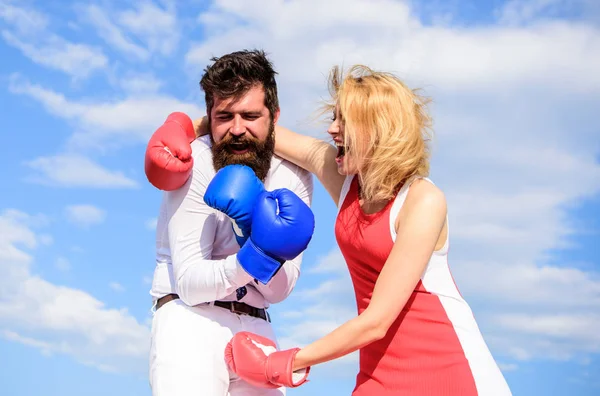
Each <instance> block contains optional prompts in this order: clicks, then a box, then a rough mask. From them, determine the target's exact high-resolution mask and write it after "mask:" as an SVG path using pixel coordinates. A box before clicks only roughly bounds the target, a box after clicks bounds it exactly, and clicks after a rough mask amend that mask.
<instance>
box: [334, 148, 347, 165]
mask: <svg viewBox="0 0 600 396" xmlns="http://www.w3.org/2000/svg"><path fill="white" fill-rule="evenodd" d="M337 149H338V152H337V155H336V156H335V162H337V163H338V164H341V163H342V161H343V160H344V156H345V155H346V147H345V146H343V145H337Z"/></svg>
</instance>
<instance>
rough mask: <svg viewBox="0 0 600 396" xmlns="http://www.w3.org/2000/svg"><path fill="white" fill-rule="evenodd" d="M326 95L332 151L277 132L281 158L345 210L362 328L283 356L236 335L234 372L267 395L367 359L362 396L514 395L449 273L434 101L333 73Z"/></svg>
mask: <svg viewBox="0 0 600 396" xmlns="http://www.w3.org/2000/svg"><path fill="white" fill-rule="evenodd" d="M329 83H330V88H331V94H332V103H331V104H330V109H331V111H332V114H333V117H332V122H331V125H330V126H329V129H328V133H329V135H330V136H331V138H332V139H333V141H334V143H335V146H332V145H331V144H329V143H327V142H324V141H321V140H318V139H315V138H312V137H308V136H304V135H300V134H297V133H294V132H292V131H289V130H287V129H285V128H281V127H277V128H276V145H275V153H276V154H277V155H279V156H281V157H283V158H284V159H286V160H288V161H290V162H292V163H295V164H296V165H298V166H300V167H302V168H304V169H306V170H308V171H310V172H312V173H313V174H315V175H316V176H317V177H318V179H319V180H320V181H321V183H322V184H323V186H324V187H325V188H326V189H327V191H328V192H329V194H330V195H331V198H332V199H333V201H334V202H335V203H336V205H337V207H338V214H337V218H336V223H335V234H336V239H337V242H338V244H339V247H340V250H341V252H342V254H343V256H344V258H345V260H346V263H347V266H348V269H349V271H350V275H351V278H352V282H353V286H354V290H355V294H356V302H357V308H358V316H356V317H355V318H353V319H351V320H349V321H348V322H346V323H344V324H343V325H342V326H340V327H339V328H337V329H335V330H334V331H332V332H331V333H330V334H327V335H326V336H324V337H322V338H321V339H319V340H316V341H315V342H313V343H311V344H309V345H307V346H305V347H304V348H292V349H289V350H283V351H275V348H276V345H275V344H274V343H273V342H272V341H270V340H268V339H266V338H264V337H260V336H259V335H256V334H253V333H250V332H241V333H237V334H236V335H235V336H234V337H233V339H232V340H231V341H230V343H229V344H228V347H227V349H226V351H225V355H226V360H227V362H228V364H229V367H230V368H231V370H232V371H234V372H235V373H237V374H238V375H239V376H240V377H241V378H243V379H245V380H246V381H248V382H250V383H253V384H256V385H258V386H262V387H266V388H268V387H277V386H282V385H283V386H287V387H296V386H300V385H301V384H303V383H304V382H305V381H306V380H307V377H308V373H309V371H310V367H311V366H314V365H316V364H320V363H324V362H327V361H331V360H334V359H338V358H340V357H342V356H345V355H347V354H349V353H352V352H354V351H356V350H360V369H359V373H358V375H357V377H356V386H355V388H354V392H353V395H355V396H359V395H360V396H372V395H377V396H386V395H415V396H426V395H430V396H472V395H486V396H487V395H498V396H505V395H510V394H511V392H510V390H509V387H508V385H507V383H506V381H505V379H504V377H503V375H502V373H501V371H500V370H499V368H498V366H497V364H496V362H495V361H494V358H493V357H492V355H491V353H490V351H489V349H488V347H487V345H486V343H485V341H484V339H483V337H482V335H481V333H480V330H479V328H478V326H477V323H476V321H475V319H474V317H473V314H472V311H471V309H470V307H469V305H468V304H467V303H466V302H465V300H464V299H463V298H462V296H461V294H460V292H459V291H458V288H457V286H456V285H455V283H454V280H453V278H452V275H451V272H450V268H449V264H448V248H449V228H448V221H447V207H446V200H445V197H444V194H443V192H442V191H441V190H440V189H439V188H438V187H436V186H435V185H434V184H433V183H432V182H431V181H430V180H429V179H428V178H427V176H428V173H429V150H428V146H427V141H428V136H429V127H430V119H429V116H428V114H427V113H426V107H425V105H426V101H425V100H424V99H423V98H422V97H420V96H419V95H418V94H417V93H416V92H415V91H413V90H411V89H409V88H407V87H406V86H405V85H404V84H403V83H402V81H400V80H399V79H398V78H397V77H396V76H394V75H392V74H389V73H384V72H376V71H373V70H371V69H369V68H368V67H365V66H355V67H352V68H351V69H350V70H349V72H348V73H346V74H344V75H343V74H342V73H341V72H340V70H339V69H338V68H334V69H333V70H332V73H331V75H330V80H329Z"/></svg>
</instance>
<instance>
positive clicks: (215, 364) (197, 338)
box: [150, 299, 285, 396]
mask: <svg viewBox="0 0 600 396" xmlns="http://www.w3.org/2000/svg"><path fill="white" fill-rule="evenodd" d="M240 331H251V332H253V333H256V334H260V335H261V336H263V337H267V338H269V339H271V340H273V341H276V340H275V334H274V332H273V328H272V327H271V324H270V323H269V322H267V321H265V320H263V319H260V318H254V317H252V316H249V315H238V314H235V313H233V312H231V311H228V310H227V309H225V308H221V307H215V306H213V305H201V306H195V307H190V306H187V305H185V304H184V303H183V302H181V300H179V299H177V300H173V301H169V302H168V303H166V304H165V305H163V306H162V307H161V308H159V309H158V310H156V312H155V313H154V317H153V319H152V339H151V347H150V386H151V388H152V395H153V396H241V395H244V396H258V395H261V396H284V395H285V388H279V389H264V388H257V387H255V386H253V385H250V384H249V383H247V382H246V381H244V380H242V379H240V378H239V377H238V376H237V375H236V374H235V373H233V372H232V371H230V370H229V367H228V366H227V363H226V362H225V357H224V351H225V346H226V345H227V343H228V342H229V341H230V340H231V338H232V337H233V335H234V334H235V333H237V332H240Z"/></svg>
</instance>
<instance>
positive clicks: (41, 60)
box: [0, 4, 108, 79]
mask: <svg viewBox="0 0 600 396" xmlns="http://www.w3.org/2000/svg"><path fill="white" fill-rule="evenodd" d="M0 18H2V19H3V20H4V21H5V22H7V23H8V24H9V25H11V27H12V29H4V30H2V38H3V39H4V41H5V42H6V43H7V44H8V45H10V46H12V47H15V48H17V49H18V50H20V51H21V52H22V53H23V55H25V56H26V57H28V58H29V59H31V60H32V61H33V62H35V63H37V64H40V65H42V66H46V67H49V68H51V69H55V70H59V71H62V72H64V73H66V74H68V75H70V76H73V77H74V78H76V79H82V78H86V77H88V76H89V75H90V74H92V73H93V72H94V71H96V70H101V69H104V68H106V67H107V65H108V59H107V57H106V56H105V55H104V53H103V52H102V50H101V49H100V48H98V47H96V46H90V45H86V44H80V43H74V42H71V41H68V40H66V39H64V38H62V37H60V36H58V35H56V34H54V33H51V32H50V31H48V30H47V27H48V18H47V17H46V16H44V15H43V14H41V13H39V12H37V11H35V10H30V9H25V8H18V7H15V6H12V5H8V4H1V5H0Z"/></svg>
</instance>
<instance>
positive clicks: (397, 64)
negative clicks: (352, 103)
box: [186, 0, 600, 92]
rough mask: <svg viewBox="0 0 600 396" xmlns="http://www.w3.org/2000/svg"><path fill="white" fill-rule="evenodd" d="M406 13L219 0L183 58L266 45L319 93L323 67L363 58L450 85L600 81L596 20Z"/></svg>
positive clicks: (287, 76)
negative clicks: (446, 20)
mask: <svg viewBox="0 0 600 396" xmlns="http://www.w3.org/2000/svg"><path fill="white" fill-rule="evenodd" d="M267 4H268V5H267ZM315 10H319V12H318V13H315ZM410 11H411V10H410V8H409V6H408V5H407V4H406V3H404V2H398V1H392V0H381V1H378V2H377V5H376V6H375V5H372V4H370V3H369V4H367V3H364V2H361V1H358V0H353V1H342V0H335V1H329V2H327V3H322V2H320V1H318V0H309V1H302V2H300V1H288V2H278V1H266V2H265V7H256V6H255V5H254V4H253V3H248V2H242V1H217V2H216V5H215V6H214V7H212V8H210V9H209V10H207V11H206V12H203V13H202V14H201V15H200V17H199V21H200V22H202V23H203V24H204V26H205V28H206V31H207V33H208V37H207V39H206V40H205V41H203V42H202V43H198V44H196V45H194V46H193V47H192V49H191V50H190V51H189V52H188V54H187V56H186V60H187V62H188V64H190V65H196V66H200V65H204V64H206V63H207V61H208V59H209V57H210V56H212V55H220V54H223V53H226V52H228V51H231V50H237V49H239V48H251V47H254V46H259V47H264V48H266V49H267V50H268V51H269V52H270V53H272V54H273V60H274V61H275V64H276V65H277V69H278V70H280V71H281V77H280V80H281V81H282V83H283V84H287V85H290V84H298V85H301V86H304V85H306V84H309V85H310V86H311V88H312V89H317V90H320V91H321V88H322V87H323V83H324V79H323V75H324V74H325V73H326V72H327V71H328V69H329V68H330V67H331V66H333V65H335V64H340V63H342V62H343V63H344V64H345V65H349V64H352V63H366V64H368V65H370V66H373V67H375V68H383V69H386V70H390V71H394V72H397V73H399V74H400V75H401V76H402V77H403V78H406V79H408V80H410V81H414V82H416V83H417V84H426V85H427V86H428V87H431V86H437V87H443V88H444V89H449V88H452V89H457V90H459V89H460V90H465V89H466V90H472V89H481V88H486V89H487V90H498V89H502V90H504V91H505V90H506V89H507V87H508V86H510V87H518V86H519V85H520V84H523V83H526V84H541V85H542V86H547V85H548V84H551V85H552V86H554V87H560V89H562V90H582V91H589V90H593V91H596V92H597V91H598V90H599V89H600V77H599V76H598V74H597V73H596V72H595V70H597V69H600V32H599V31H598V29H597V28H595V27H594V26H590V25H583V24H575V23H573V24H571V23H566V22H562V21H549V22H547V23H539V24H536V25H535V26H532V27H529V28H521V27H497V26H486V27H477V28H459V27H441V26H435V25H434V26H424V25H422V24H421V22H420V21H419V20H417V19H415V17H414V16H413V15H411V12H410ZM306 26H311V29H310V30H307V29H306ZM324 36H325V37H327V40H323V37H324ZM289 48H294V51H289ZM296 88H297V87H296V86H295V85H294V86H293V87H291V86H290V87H288V88H284V90H286V91H287V90H288V89H290V90H292V92H295V91H294V90H293V89H296ZM304 90H306V87H304V88H301V91H304Z"/></svg>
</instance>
